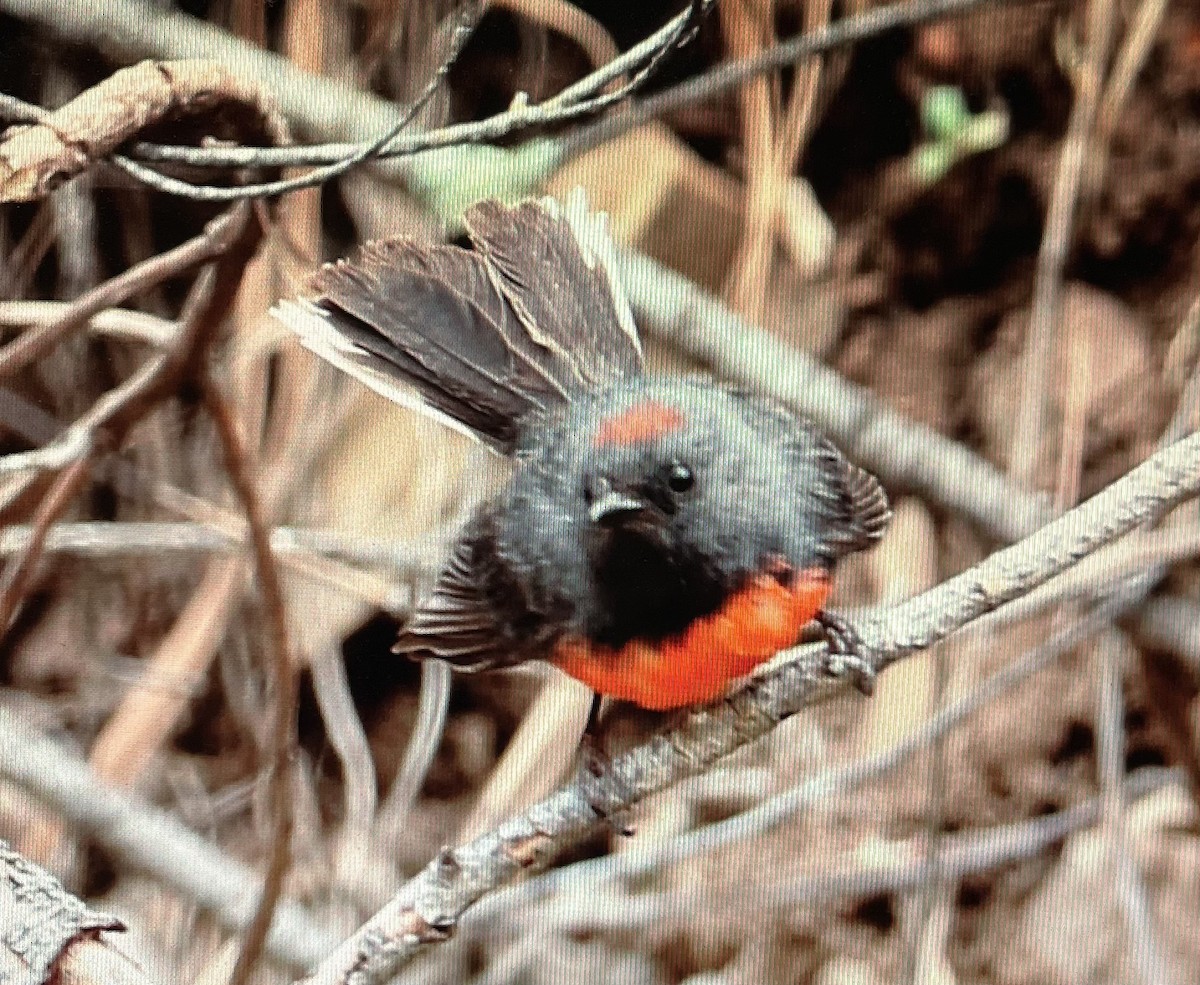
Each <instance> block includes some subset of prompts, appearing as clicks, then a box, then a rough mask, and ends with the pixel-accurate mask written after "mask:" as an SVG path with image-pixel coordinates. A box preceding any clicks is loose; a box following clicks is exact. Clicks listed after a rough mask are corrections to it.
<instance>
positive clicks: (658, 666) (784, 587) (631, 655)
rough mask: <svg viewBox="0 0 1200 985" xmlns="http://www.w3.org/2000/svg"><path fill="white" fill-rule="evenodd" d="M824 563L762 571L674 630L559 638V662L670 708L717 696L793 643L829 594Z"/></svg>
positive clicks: (619, 693)
mask: <svg viewBox="0 0 1200 985" xmlns="http://www.w3.org/2000/svg"><path fill="white" fill-rule="evenodd" d="M829 589H830V580H829V576H828V574H827V572H826V571H825V570H824V569H819V568H814V569H807V570H804V571H800V572H797V573H795V574H794V575H792V576H791V577H790V578H788V579H784V580H782V581H781V580H780V579H779V578H778V577H776V576H775V575H774V574H761V575H758V576H756V577H755V578H753V579H751V580H750V581H749V582H748V583H747V584H746V585H744V586H743V587H742V588H740V589H739V590H737V591H735V592H733V593H731V594H730V595H729V596H728V597H727V598H726V599H725V601H724V602H723V603H722V604H721V605H720V606H719V607H718V608H717V609H715V610H714V611H712V612H710V613H709V614H707V615H704V616H700V617H698V618H696V619H694V620H692V621H691V622H690V623H689V624H688V625H687V626H686V627H685V628H684V629H682V630H681V631H680V632H678V633H677V634H675V635H672V636H667V637H663V638H659V639H652V640H648V639H642V638H634V639H630V640H628V641H627V642H625V643H623V644H621V645H619V646H608V645H605V644H603V643H599V642H596V641H594V640H589V639H584V638H578V637H576V638H568V639H565V640H562V641H560V642H559V643H558V645H557V646H556V648H555V650H554V656H553V661H554V663H556V664H557V665H558V666H559V667H560V668H561V669H562V670H563V671H564V672H566V673H567V674H570V675H571V676H572V677H574V678H576V679H577V680H580V681H582V682H583V683H584V684H586V685H587V686H588V687H590V688H592V689H593V690H594V691H597V692H599V693H600V694H605V695H608V696H610V697H614V698H619V699H621V700H624V701H632V702H633V703H634V704H637V705H640V706H641V707H643V708H650V709H655V710H665V709H668V708H681V707H684V706H687V705H693V704H699V703H701V702H705V701H711V700H713V699H715V698H718V697H720V696H721V695H722V694H724V693H725V690H726V687H727V686H728V684H729V683H730V682H731V681H733V680H736V679H737V678H739V677H744V676H745V675H746V674H748V673H749V672H750V671H751V670H753V669H754V668H755V667H756V666H758V665H759V664H760V663H762V662H763V661H764V660H767V659H769V658H770V657H772V656H774V655H775V654H776V653H778V652H779V651H780V650H782V649H784V648H785V647H788V646H791V645H792V644H793V643H795V642H796V640H797V639H798V638H799V636H800V631H801V630H802V629H803V628H804V626H805V624H807V623H808V622H810V621H811V620H812V618H813V617H814V616H815V615H816V614H817V613H818V612H819V611H820V609H821V606H822V605H824V604H825V599H826V598H827V597H828V595H829Z"/></svg>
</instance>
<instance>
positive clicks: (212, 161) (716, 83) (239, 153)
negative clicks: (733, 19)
mask: <svg viewBox="0 0 1200 985" xmlns="http://www.w3.org/2000/svg"><path fill="white" fill-rule="evenodd" d="M984 2H985V0H909V2H904V3H897V4H892V5H889V6H886V7H881V8H877V9H876V10H873V11H871V12H869V13H867V14H864V15H860V16H857V17H851V18H845V19H843V20H841V21H838V22H837V23H835V24H833V25H831V26H830V27H828V28H827V29H825V30H823V31H818V32H814V33H812V34H805V35H802V36H800V37H796V38H793V39H791V40H790V41H788V42H786V43H784V44H782V45H780V46H778V47H776V48H772V49H771V50H770V51H767V52H764V53H763V54H762V55H760V56H758V57H756V58H753V59H747V60H745V61H739V62H730V63H725V64H722V65H719V66H717V67H716V68H714V69H712V70H711V71H709V72H706V73H703V74H702V75H699V76H697V77H695V78H693V79H691V80H689V81H688V82H685V83H682V84H680V85H677V86H674V87H672V88H670V89H667V90H664V91H663V92H662V93H659V94H657V95H656V96H654V97H652V98H651V99H648V100H645V101H644V102H642V103H638V104H636V105H635V106H634V107H633V108H631V109H629V110H626V111H623V112H621V113H619V114H618V115H617V116H616V117H615V118H614V120H613V122H612V123H611V124H610V125H611V127H612V130H611V131H610V132H607V133H600V132H598V131H597V132H595V133H591V131H589V133H591V135H590V136H589V137H588V139H587V141H586V143H587V146H593V145H594V144H595V143H597V142H599V141H602V140H605V139H609V138H611V137H612V136H615V135H616V134H617V133H619V132H620V133H623V132H625V131H626V130H628V129H630V128H631V127H633V126H637V125H639V124H640V123H641V122H644V121H645V120H646V119H649V118H651V117H653V116H655V115H659V114H661V113H665V112H670V111H672V110H674V109H677V108H679V107H680V106H682V105H686V104H688V103H691V102H696V101H698V100H700V99H706V98H709V97H711V96H714V95H718V94H720V93H722V92H726V91H728V90H730V89H733V88H735V87H737V86H738V85H740V84H741V83H742V82H744V81H745V80H746V79H748V78H751V77H753V76H755V75H759V74H761V73H763V72H767V71H770V70H771V69H775V68H780V67H783V66H785V65H791V64H793V63H794V62H796V61H799V60H800V59H802V58H804V57H806V56H809V55H814V54H820V53H822V52H826V51H830V50H833V49H835V48H840V47H845V46H847V45H850V44H855V43H857V42H859V41H863V40H866V39H869V38H872V37H875V36H877V35H879V34H882V33H886V32H888V31H893V30H896V29H898V28H902V27H912V26H915V25H918V24H923V23H926V22H928V21H931V20H937V19H939V18H943V17H952V16H960V15H963V14H966V13H969V12H970V11H971V10H973V9H975V8H977V7H979V6H981V5H982V4H983V3H984ZM1007 2H1008V3H1009V4H1013V5H1015V4H1018V3H1023V2H1036V0H1007ZM0 11H4V12H9V13H12V14H15V15H17V16H21V17H25V18H28V19H30V20H34V21H35V22H37V23H39V24H41V25H42V26H44V27H45V28H46V29H47V30H50V31H53V32H55V33H57V34H58V35H59V36H62V37H66V38H72V39H77V40H80V41H82V42H84V43H90V44H96V43H99V44H100V45H101V47H111V48H115V49H118V50H120V51H122V52H125V53H132V54H133V55H134V56H135V57H146V56H151V57H156V58H179V57H185V56H195V55H197V54H203V55H204V57H211V58H215V59H217V60H220V61H226V60H236V61H237V63H238V64H239V65H240V66H242V67H243V68H244V70H245V72H246V73H247V74H248V75H250V76H253V77H254V78H255V79H257V80H258V84H259V85H260V86H262V87H263V88H264V89H267V90H269V91H271V92H273V93H276V95H277V98H278V99H279V102H280V105H281V106H282V108H283V110H284V112H285V114H286V115H287V116H288V118H289V119H292V120H294V121H295V123H296V124H297V126H299V127H301V128H302V129H304V130H306V131H307V132H310V133H337V132H340V131H345V130H346V129H348V128H352V129H354V130H355V131H356V132H357V133H360V134H362V135H364V137H365V136H366V135H367V134H372V133H379V132H381V131H382V130H384V129H385V128H386V127H387V124H388V122H390V120H392V119H394V114H395V107H393V106H392V105H391V104H389V103H386V102H384V101H383V100H380V99H376V98H374V97H371V96H369V95H367V94H365V93H353V94H351V95H349V96H348V95H347V93H346V91H345V90H344V88H342V87H337V88H335V87H334V85H333V83H331V82H330V81H329V80H325V79H317V78H315V77H313V76H309V75H307V74H306V73H303V72H300V71H298V70H296V69H295V67H294V66H291V65H289V64H288V63H287V62H286V61H284V60H283V59H280V58H277V57H275V56H271V55H270V54H269V53H265V52H261V51H259V50H257V49H253V48H251V46H249V45H243V44H241V43H240V42H237V41H236V40H235V39H233V38H231V37H229V36H228V35H224V34H223V33H222V32H220V31H218V30H216V29H215V28H213V27H212V26H211V25H208V24H201V23H198V22H195V21H193V20H192V19H191V18H187V17H184V16H183V15H180V14H168V13H166V12H163V11H160V10H155V9H151V8H149V7H148V6H146V5H144V4H141V3H134V2H132V0H114V2H110V3H109V4H108V5H107V6H106V8H105V16H104V17H103V18H99V17H92V16H90V15H85V14H84V12H83V11H79V10H76V9H74V8H73V9H71V10H70V11H69V12H67V11H66V10H63V11H58V12H56V13H54V14H53V16H51V12H50V11H49V10H47V9H45V8H43V7H42V6H41V5H40V4H38V3H37V2H36V0H0ZM180 22H183V23H180ZM184 25H186V29H185V27H184ZM667 28H671V32H673V31H674V30H676V28H677V21H672V22H671V23H670V24H668V25H666V26H665V27H664V28H662V29H661V30H660V31H659V32H656V34H655V35H654V36H653V37H654V38H658V37H660V36H661V37H662V39H663V41H664V42H665V41H666V39H667V38H668V37H670V36H671V32H668V31H667ZM97 39H100V40H99V42H98V41H97ZM185 40H186V49H187V50H184V48H185V44H184V41H185ZM650 40H651V39H647V41H646V42H645V43H646V44H649V41H650ZM655 50H657V49H655ZM620 68H621V71H622V72H623V71H625V70H627V68H628V66H626V65H622V66H620ZM599 72H600V73H605V74H603V75H597V73H593V75H591V76H589V77H588V79H587V80H581V81H580V83H577V84H576V85H577V86H579V89H578V90H577V92H578V93H588V92H592V91H596V90H597V89H598V88H602V86H603V85H604V84H607V82H608V81H610V80H611V79H610V76H609V75H608V74H607V72H608V69H607V68H602V69H600V70H599ZM597 82H598V83H600V84H599V85H597V84H596V83H597ZM572 88H574V86H573V87H572ZM579 105H580V104H578V103H567V105H565V106H564V105H562V104H561V102H559V103H557V104H556V102H555V97H552V98H551V99H550V100H547V102H546V103H543V104H540V105H537V106H519V107H516V108H514V109H510V110H507V111H505V112H504V113H499V114H497V115H496V116H493V117H488V118H487V119H485V120H481V121H478V122H473V123H459V124H452V125H450V126H447V127H442V128H440V129H438V130H431V131H427V132H424V133H410V134H408V135H407V136H405V137H401V138H399V139H397V140H395V141H393V142H392V144H391V145H390V146H388V147H386V148H384V149H383V150H382V151H381V153H380V157H387V158H391V157H402V156H412V155H415V154H418V153H420V152H423V151H429V150H436V149H439V148H444V147H451V146H456V145H463V144H473V143H483V142H485V141H495V140H499V139H501V138H504V137H509V136H511V135H512V134H514V133H517V132H519V131H521V130H525V129H529V128H532V127H544V126H548V125H550V124H556V123H563V122H567V121H569V120H571V119H574V118H575V117H576V116H577V115H578V114H579V113H580V109H579V108H578V107H579ZM586 112H588V113H591V112H595V108H594V107H589V108H587V110H586ZM603 125H604V124H600V126H603ZM360 147H361V144H359V143H330V144H321V145H316V146H309V147H294V148H280V147H276V148H254V147H232V148H224V147H221V148H217V147H204V148H200V147H180V146H166V145H150V144H136V145H134V146H133V147H132V148H130V150H129V153H130V156H132V157H136V158H138V159H140V160H145V161H151V162H158V163H177V164H191V165H196V166H201V167H219V168H230V167H233V168H244V167H290V166H299V165H323V164H332V163H336V162H337V161H340V160H342V159H343V158H345V157H346V156H348V155H349V154H353V153H354V152H355V151H357V150H358V149H359V148H360ZM423 167H424V169H427V170H428V172H429V174H427V175H426V177H425V179H424V180H422V181H419V182H417V185H418V186H419V187H421V188H426V187H434V186H436V184H437V182H436V179H435V173H436V171H437V170H438V169H437V164H436V162H435V161H433V160H430V161H428V162H425V164H424V166H423Z"/></svg>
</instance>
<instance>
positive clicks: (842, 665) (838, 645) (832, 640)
mask: <svg viewBox="0 0 1200 985" xmlns="http://www.w3.org/2000/svg"><path fill="white" fill-rule="evenodd" d="M816 621H817V624H818V625H819V626H820V628H821V636H822V637H823V638H824V640H825V643H826V644H827V645H828V647H829V654H828V656H827V657H826V663H825V669H826V671H827V672H828V673H829V674H830V675H831V676H833V677H839V678H845V677H849V678H851V679H852V681H853V683H854V686H855V687H856V688H858V690H859V691H861V692H862V693H863V694H865V695H867V696H868V697H870V695H871V694H872V693H873V692H874V690H875V678H876V676H877V674H876V671H875V665H874V663H873V662H872V660H871V655H870V649H869V648H868V647H867V645H866V644H865V643H864V642H863V639H862V637H861V636H859V634H858V630H856V629H855V628H854V627H853V626H852V625H850V623H848V622H847V621H846V619H845V617H844V616H841V615H839V614H838V613H836V612H824V611H822V612H819V613H817V618H816Z"/></svg>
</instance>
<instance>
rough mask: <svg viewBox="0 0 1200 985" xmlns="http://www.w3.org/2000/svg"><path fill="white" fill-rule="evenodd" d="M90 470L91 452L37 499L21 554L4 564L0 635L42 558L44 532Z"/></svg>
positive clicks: (68, 504) (0, 590)
mask: <svg viewBox="0 0 1200 985" xmlns="http://www.w3.org/2000/svg"><path fill="white" fill-rule="evenodd" d="M91 470H92V456H91V455H84V456H82V457H80V458H78V459H76V460H75V461H74V462H72V463H71V464H70V465H68V466H67V467H66V468H65V469H63V471H61V472H60V473H59V474H58V475H57V476H55V478H54V482H53V483H51V485H50V488H49V489H48V490H47V492H46V495H45V496H43V497H42V501H41V502H40V503H38V507H37V510H36V512H35V513H34V515H33V523H32V524H31V527H32V529H31V531H30V536H29V540H28V541H27V542H26V544H25V547H24V549H23V551H22V552H21V556H20V557H18V558H17V560H16V561H14V562H13V563H12V564H11V565H10V566H9V567H7V568H5V571H4V582H3V585H0V639H2V638H3V637H4V636H6V635H7V634H8V631H9V629H10V628H11V626H12V621H13V618H14V617H15V616H16V614H17V610H18V609H19V608H20V606H21V603H22V602H24V601H25V596H26V594H27V593H28V592H29V587H30V585H31V583H32V581H33V573H34V571H36V570H37V565H38V562H39V561H40V560H41V558H42V547H43V545H44V544H45V542H46V535H47V532H48V531H49V529H50V527H51V526H52V525H53V524H54V522H55V521H56V520H57V519H58V518H59V517H60V516H62V515H63V513H64V512H65V511H66V510H67V508H68V507H69V506H70V505H71V503H72V501H74V499H75V497H76V496H77V495H78V494H79V491H80V490H81V489H82V488H83V484H84V483H85V482H87V479H88V476H89V475H90V474H91Z"/></svg>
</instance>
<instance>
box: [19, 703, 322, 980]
mask: <svg viewBox="0 0 1200 985" xmlns="http://www.w3.org/2000/svg"><path fill="white" fill-rule="evenodd" d="M0 778H3V779H4V780H5V781H8V782H11V783H14V784H16V785H17V786H18V787H20V788H22V789H24V790H27V791H29V793H31V794H33V796H35V797H37V798H38V799H39V800H41V801H44V802H45V803H46V804H48V805H49V806H50V807H51V808H53V809H54V810H55V811H56V812H57V813H58V814H60V815H61V816H62V817H63V818H64V819H66V820H67V821H68V822H69V823H70V824H72V825H74V826H75V827H77V828H78V829H79V830H80V831H82V832H84V833H85V834H87V835H88V836H89V837H92V838H94V839H95V840H96V841H97V843H98V844H100V845H103V846H104V848H105V849H106V850H107V851H108V852H110V853H111V854H112V856H113V859H114V861H116V862H118V863H119V864H121V865H124V866H128V867H129V869H130V870H132V871H136V872H143V873H146V874H147V875H149V876H150V877H152V878H154V879H157V880H158V881H159V882H161V883H163V885H165V886H168V887H170V888H171V889H173V890H175V891H176V892H178V893H180V894H181V895H182V896H184V897H185V898H186V899H189V900H192V901H193V902H195V903H196V905H197V906H200V907H202V908H204V909H205V910H207V911H209V912H210V913H212V915H213V917H214V918H215V919H216V921H217V922H218V923H219V924H220V925H221V926H223V927H226V928H228V929H230V930H241V929H243V928H245V927H246V925H247V924H248V923H249V920H250V914H251V913H252V911H253V905H254V900H255V899H256V898H257V896H258V893H259V889H260V884H261V881H262V880H261V877H260V876H259V875H258V874H257V873H255V872H254V870H253V869H251V868H250V867H249V866H247V865H244V864H243V863H241V862H240V861H238V860H237V859H236V858H233V857H231V856H229V855H227V854H225V853H224V852H223V851H221V850H220V849H219V848H218V847H216V846H215V845H213V844H211V843H209V842H207V841H205V840H204V839H203V838H201V837H200V836H199V835H198V834H196V832H194V831H192V830H191V829H190V828H188V827H187V826H185V825H184V824H183V823H182V822H181V821H180V820H179V819H178V818H177V817H176V816H175V815H174V814H171V813H169V812H167V811H165V810H163V809H162V808H160V807H158V806H157V805H155V804H153V803H151V802H150V801H148V800H145V799H144V798H142V797H139V796H137V795H136V794H132V793H127V792H124V791H120V790H114V789H112V788H111V787H106V786H104V785H102V784H101V783H100V782H99V781H98V780H97V778H96V774H95V773H93V772H92V770H91V768H90V767H89V766H88V764H87V763H86V762H85V761H84V760H83V759H81V758H80V757H79V755H78V754H77V753H76V752H75V751H73V750H72V749H69V748H68V747H67V746H66V745H64V744H63V743H62V742H59V741H55V740H53V739H50V738H47V737H46V736H44V735H40V734H38V733H37V732H35V731H34V730H33V729H31V728H29V727H28V726H27V725H25V724H24V723H23V722H21V721H20V720H19V719H18V718H17V716H16V715H14V714H13V713H12V712H11V711H9V710H8V709H6V708H4V707H0ZM333 946H334V940H333V938H332V936H331V935H330V933H329V931H328V930H327V929H326V928H325V926H324V925H323V924H322V923H319V922H318V921H317V920H315V919H314V918H313V917H312V916H310V915H309V913H308V912H307V911H306V910H305V909H304V908H303V907H301V906H300V905H299V904H298V903H295V902H293V901H290V900H287V901H283V902H281V903H280V904H279V906H278V907H277V909H276V913H275V921H274V923H273V924H272V928H271V933H270V935H269V936H268V938H267V950H268V952H269V953H270V954H271V956H272V957H273V958H274V959H275V960H277V961H280V962H282V963H284V964H287V965H290V966H292V967H302V968H303V967H309V966H311V965H312V964H314V963H315V962H316V961H318V960H320V959H321V958H322V957H323V956H324V955H326V954H327V953H329V951H330V950H332V948H333Z"/></svg>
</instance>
